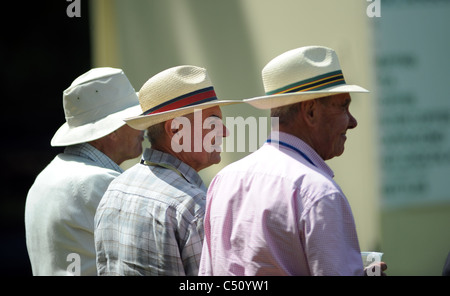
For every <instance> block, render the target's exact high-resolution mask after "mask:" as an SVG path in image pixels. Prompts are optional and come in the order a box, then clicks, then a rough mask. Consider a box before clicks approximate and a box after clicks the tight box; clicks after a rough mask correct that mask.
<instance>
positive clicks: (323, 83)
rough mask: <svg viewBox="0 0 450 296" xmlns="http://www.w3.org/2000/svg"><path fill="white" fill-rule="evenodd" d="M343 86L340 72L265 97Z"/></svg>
mask: <svg viewBox="0 0 450 296" xmlns="http://www.w3.org/2000/svg"><path fill="white" fill-rule="evenodd" d="M341 84H345V79H344V74H342V71H341V70H337V71H333V72H329V73H326V74H322V75H319V76H315V77H313V78H309V79H306V80H302V81H299V82H295V83H292V84H289V85H287V86H284V87H281V88H278V89H276V90H273V91H270V92H267V93H266V94H267V95H278V94H286V93H295V92H304V91H312V90H322V89H325V88H327V87H331V86H336V85H341Z"/></svg>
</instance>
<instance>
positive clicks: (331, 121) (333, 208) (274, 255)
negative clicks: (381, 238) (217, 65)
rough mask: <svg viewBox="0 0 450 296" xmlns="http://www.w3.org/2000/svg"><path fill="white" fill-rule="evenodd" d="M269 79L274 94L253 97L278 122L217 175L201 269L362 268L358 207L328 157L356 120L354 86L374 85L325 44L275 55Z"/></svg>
mask: <svg viewBox="0 0 450 296" xmlns="http://www.w3.org/2000/svg"><path fill="white" fill-rule="evenodd" d="M262 77H263V82H264V88H265V91H266V96H263V97H257V98H253V99H248V100H245V101H246V102H247V103H249V104H251V105H253V106H254V107H257V108H260V109H271V116H272V117H278V118H279V125H278V126H276V127H273V131H272V133H271V135H270V138H269V140H268V141H267V142H266V143H265V144H264V145H263V146H262V147H261V148H260V149H259V150H257V151H256V152H254V153H252V154H251V155H249V156H247V157H245V158H243V159H241V160H239V161H237V162H235V163H233V164H230V165H229V166H227V167H226V168H224V169H223V170H222V171H221V172H219V174H217V176H216V177H215V178H214V179H213V181H212V182H211V184H210V187H209V190H208V194H207V208H206V214H205V222H204V225H205V239H204V243H203V251H202V256H201V262H200V271H199V275H364V269H363V263H362V259H361V254H360V249H359V243H358V237H357V233H356V228H355V223H354V219H353V215H352V211H351V208H350V205H349V203H348V201H347V199H346V197H345V195H344V193H343V192H342V190H341V188H340V187H339V186H338V185H337V184H336V182H335V181H334V180H333V177H334V174H333V171H332V170H331V169H330V168H329V167H328V165H327V164H326V163H325V160H328V159H331V158H333V157H335V156H339V155H341V154H342V153H343V152H344V143H345V140H346V132H347V130H348V129H353V128H355V127H356V125H357V121H356V119H355V118H354V117H353V116H352V115H351V114H350V112H349V105H350V102H351V97H350V93H353V92H367V90H365V89H364V88H362V87H359V86H356V85H349V84H347V83H346V82H345V80H344V77H343V74H342V70H341V68H340V65H339V61H338V58H337V55H336V53H335V52H334V51H333V50H332V49H330V48H326V47H319V46H309V47H302V48H298V49H294V50H291V51H288V52H286V53H284V54H282V55H280V56H278V57H276V58H275V59H273V60H272V61H271V62H269V63H268V64H267V65H266V67H265V68H264V69H263V71H262ZM380 266H381V267H380V268H381V269H382V270H384V269H385V268H386V266H385V264H384V263H381V264H380Z"/></svg>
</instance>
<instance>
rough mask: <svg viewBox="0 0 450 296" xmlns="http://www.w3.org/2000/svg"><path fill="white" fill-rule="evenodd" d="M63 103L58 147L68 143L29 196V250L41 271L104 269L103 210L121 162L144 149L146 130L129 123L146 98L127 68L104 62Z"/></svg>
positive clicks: (77, 82)
mask: <svg viewBox="0 0 450 296" xmlns="http://www.w3.org/2000/svg"><path fill="white" fill-rule="evenodd" d="M63 106H64V112H65V115H66V123H64V124H63V125H62V126H61V127H60V128H59V129H58V131H57V132H56V134H55V135H54V137H53V139H52V141H51V145H52V146H67V147H66V148H65V150H64V153H61V154H59V155H57V156H56V157H55V159H54V160H53V161H52V162H51V163H50V164H49V165H48V166H47V167H46V168H45V169H44V170H43V171H42V172H41V173H40V174H39V176H38V177H37V178H36V180H35V182H34V184H33V186H32V187H31V189H30V190H29V192H28V196H27V200H26V206H25V228H26V241H27V248H28V254H29V257H30V261H31V266H32V270H33V274H34V275H96V274H97V270H96V265H95V246H94V215H95V210H96V209H97V205H98V203H99V202H100V199H101V197H102V196H103V194H104V193H105V191H106V188H107V187H108V185H109V183H110V182H111V181H112V180H113V179H114V178H116V177H117V176H119V175H120V174H121V173H122V172H123V170H122V169H121V168H120V167H119V165H120V164H121V163H122V162H123V161H125V160H127V159H132V158H135V157H138V156H139V155H141V153H142V141H143V133H142V132H139V131H136V130H134V129H132V128H130V127H129V126H127V125H125V122H124V121H123V118H125V117H128V116H133V115H137V114H139V111H140V108H139V101H138V98H137V95H136V92H135V90H134V89H133V87H132V86H131V84H130V82H129V81H128V78H127V77H126V76H125V74H124V73H123V71H122V70H120V69H113V68H96V69H92V70H90V71H88V72H87V73H85V74H83V75H81V76H80V77H78V78H77V79H75V81H74V82H73V83H72V85H71V86H70V87H69V88H68V89H66V90H65V91H64V95H63Z"/></svg>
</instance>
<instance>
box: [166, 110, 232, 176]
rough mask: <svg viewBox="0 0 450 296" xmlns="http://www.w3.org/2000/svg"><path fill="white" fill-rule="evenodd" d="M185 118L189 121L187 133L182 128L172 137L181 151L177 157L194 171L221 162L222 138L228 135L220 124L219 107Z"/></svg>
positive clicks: (197, 112)
mask: <svg viewBox="0 0 450 296" xmlns="http://www.w3.org/2000/svg"><path fill="white" fill-rule="evenodd" d="M185 118H187V119H189V122H190V129H189V130H188V131H187V130H186V127H183V129H182V130H181V131H180V134H179V135H175V136H174V139H175V141H176V144H177V145H179V146H178V147H179V148H180V149H181V150H182V151H180V153H179V154H178V156H179V157H180V158H181V159H182V160H183V161H184V162H185V163H187V164H189V165H190V166H191V167H192V168H194V169H195V170H196V171H200V170H202V169H204V168H207V167H209V166H211V165H213V164H218V163H219V162H220V160H221V157H220V153H221V144H222V138H224V137H227V136H228V134H229V131H228V129H227V128H226V127H225V125H224V124H223V122H222V111H221V110H220V107H218V106H215V107H212V108H208V109H204V110H202V111H196V112H194V113H192V114H189V115H186V116H185ZM186 141H190V143H187V142H186ZM172 145H173V143H172ZM172 148H174V147H173V146H172ZM186 150H189V151H186Z"/></svg>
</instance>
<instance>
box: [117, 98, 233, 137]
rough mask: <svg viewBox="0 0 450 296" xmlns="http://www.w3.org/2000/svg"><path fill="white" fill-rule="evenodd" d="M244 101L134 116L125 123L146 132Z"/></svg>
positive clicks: (223, 101) (220, 102)
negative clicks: (205, 110)
mask: <svg viewBox="0 0 450 296" xmlns="http://www.w3.org/2000/svg"><path fill="white" fill-rule="evenodd" d="M240 103H242V101H235V100H222V101H217V100H216V101H211V102H207V103H203V104H198V105H194V106H188V107H184V108H179V109H176V110H170V111H165V112H161V113H156V114H149V115H139V116H134V117H130V118H125V119H124V121H125V122H126V123H127V124H128V125H129V126H130V127H132V128H134V129H137V130H146V129H147V128H149V127H150V126H152V125H155V124H158V123H161V122H164V121H167V120H170V119H174V118H177V117H180V116H183V115H186V114H190V113H192V112H194V111H195V110H197V109H200V110H203V109H207V108H211V107H214V106H226V105H233V104H240Z"/></svg>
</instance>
